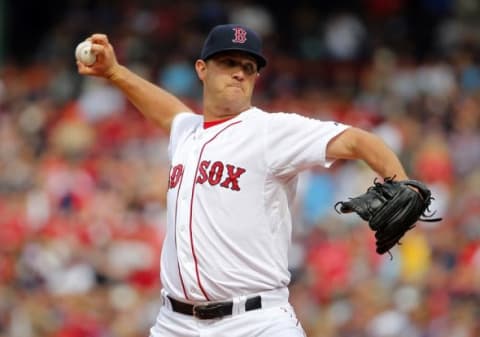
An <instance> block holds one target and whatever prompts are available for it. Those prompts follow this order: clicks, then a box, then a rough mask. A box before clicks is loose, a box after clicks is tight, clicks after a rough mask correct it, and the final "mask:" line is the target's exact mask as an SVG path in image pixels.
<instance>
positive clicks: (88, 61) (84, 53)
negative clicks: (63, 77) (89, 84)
mask: <svg viewBox="0 0 480 337" xmlns="http://www.w3.org/2000/svg"><path fill="white" fill-rule="evenodd" d="M91 48H92V43H91V42H90V41H83V42H81V43H79V44H78V46H77V48H76V49H75V57H76V59H77V60H79V61H80V62H82V63H83V64H85V65H87V66H91V65H92V64H94V63H95V61H96V59H97V57H96V56H95V54H94V53H93V52H92V50H91Z"/></svg>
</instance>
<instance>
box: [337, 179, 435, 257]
mask: <svg viewBox="0 0 480 337" xmlns="http://www.w3.org/2000/svg"><path fill="white" fill-rule="evenodd" d="M412 187H413V188H412ZM414 189H416V190H414ZM417 191H418V192H417ZM432 199H433V197H432V195H431V192H430V190H429V189H428V188H427V186H425V185H424V184H423V183H421V182H419V181H416V180H403V181H394V180H393V178H385V179H384V182H383V183H380V182H378V181H377V180H375V181H374V182H373V186H370V187H369V188H368V190H367V192H366V193H364V194H362V195H360V196H358V197H355V198H350V199H349V200H348V201H339V202H337V203H336V204H335V210H336V211H337V212H338V213H351V212H355V213H357V214H358V215H359V216H360V217H361V218H362V219H363V220H365V221H367V222H368V224H369V226H370V228H371V229H372V230H373V231H374V232H375V239H376V246H377V249H376V251H377V253H378V254H384V253H386V252H389V251H390V249H391V248H392V247H393V246H395V245H396V244H399V241H400V239H401V238H402V237H403V236H404V235H405V233H406V232H407V231H409V230H410V229H412V228H413V227H415V223H416V222H417V221H418V220H420V221H440V220H441V218H434V219H432V218H428V217H431V216H432V215H433V213H431V214H429V215H427V214H426V212H429V211H430V210H429V209H428V207H429V206H430V203H431V200H432ZM338 208H339V209H338ZM426 217H427V218H426Z"/></svg>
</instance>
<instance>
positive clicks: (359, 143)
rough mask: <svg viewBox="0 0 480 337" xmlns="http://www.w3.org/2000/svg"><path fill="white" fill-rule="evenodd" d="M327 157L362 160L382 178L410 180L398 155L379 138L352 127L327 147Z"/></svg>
mask: <svg viewBox="0 0 480 337" xmlns="http://www.w3.org/2000/svg"><path fill="white" fill-rule="evenodd" d="M327 157H329V158H337V159H360V160H363V161H364V162H365V163H367V165H368V166H370V168H372V169H373V170H374V171H375V172H377V173H378V174H379V175H380V176H382V178H386V177H395V180H405V179H408V177H407V174H406V173H405V170H404V168H403V166H402V164H401V163H400V160H399V159H398V157H397V155H396V154H395V153H394V152H393V151H392V150H391V149H390V148H389V147H388V146H387V145H386V144H385V142H384V141H383V140H382V139H381V138H380V137H378V136H376V135H374V134H372V133H370V132H367V131H364V130H362V129H359V128H355V127H351V128H348V129H347V130H345V131H344V132H342V133H341V134H339V135H338V136H337V137H335V138H333V139H332V140H331V141H330V143H329V144H328V146H327Z"/></svg>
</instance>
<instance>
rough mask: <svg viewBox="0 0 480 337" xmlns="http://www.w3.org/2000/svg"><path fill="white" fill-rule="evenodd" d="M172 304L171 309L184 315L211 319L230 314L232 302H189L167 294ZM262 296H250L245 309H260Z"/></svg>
mask: <svg viewBox="0 0 480 337" xmlns="http://www.w3.org/2000/svg"><path fill="white" fill-rule="evenodd" d="M167 297H168V299H169V300H170V303H171V304H172V310H173V311H175V312H178V313H181V314H184V315H189V316H194V317H197V318H199V319H212V318H220V317H223V316H228V315H231V314H232V309H233V302H232V301H229V302H216V303H209V304H190V303H185V302H180V301H177V300H176V299H174V298H172V297H170V296H167ZM261 307H262V298H261V297H260V296H255V297H250V298H248V299H247V300H246V302H245V311H251V310H255V309H260V308H261Z"/></svg>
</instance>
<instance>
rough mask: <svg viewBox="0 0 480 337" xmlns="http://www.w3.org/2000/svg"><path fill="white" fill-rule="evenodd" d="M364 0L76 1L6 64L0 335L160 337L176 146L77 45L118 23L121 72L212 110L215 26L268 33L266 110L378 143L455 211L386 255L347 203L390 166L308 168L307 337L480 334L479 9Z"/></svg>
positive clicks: (301, 261) (298, 242) (301, 226)
mask: <svg viewBox="0 0 480 337" xmlns="http://www.w3.org/2000/svg"><path fill="white" fill-rule="evenodd" d="M93 3H96V2H93ZM361 3H362V6H360V9H361V10H360V11H356V10H347V9H345V10H339V9H338V10H334V9H333V6H332V8H329V10H328V12H323V11H322V9H321V8H316V7H315V6H302V5H301V4H298V5H297V6H293V7H292V8H290V9H289V10H288V11H287V10H285V9H283V10H282V9H278V10H275V9H272V8H269V7H267V5H261V4H260V3H258V2H248V1H242V2H240V1H226V2H220V1H215V0H208V1H175V2H171V1H163V2H158V3H157V2H154V1H139V2H129V1H120V2H115V5H113V4H110V3H109V2H105V1H102V2H101V1H99V2H98V4H97V5H92V2H82V1H76V2H72V5H71V6H70V7H69V8H68V10H67V11H66V12H65V13H64V15H63V19H61V20H59V21H58V22H56V23H55V25H52V27H51V30H50V31H49V32H48V34H46V35H45V36H44V38H43V39H42V41H40V43H39V47H38V49H36V50H32V51H31V57H30V61H29V62H28V63H27V64H21V65H20V64H18V63H16V62H15V59H13V58H7V59H6V62H5V63H4V64H3V65H2V66H1V67H0V298H1V300H0V336H1V337H7V336H8V337H142V336H147V335H148V329H149V327H150V326H151V325H152V323H153V322H154V319H155V316H156V314H157V311H158V309H159V306H160V296H159V293H160V287H161V284H160V282H159V255H160V250H161V247H162V239H163V236H164V231H165V192H166V188H167V187H166V186H167V181H168V170H169V163H168V158H167V156H166V153H167V151H166V148H167V144H168V138H167V136H166V134H164V133H163V132H162V131H160V130H158V129H156V128H154V127H153V126H152V125H151V124H149V123H148V122H146V121H145V120H144V119H143V118H142V117H141V116H140V114H139V113H138V112H137V111H136V110H135V109H134V108H133V107H132V106H131V105H130V104H129V103H128V102H127V101H126V100H125V98H124V97H123V96H122V95H121V93H120V92H118V91H117V90H115V89H114V88H112V87H110V86H109V85H108V83H106V82H104V81H103V80H101V79H96V78H85V77H82V76H80V75H78V74H77V72H76V67H75V61H74V57H73V51H74V48H75V45H76V44H77V43H79V42H80V41H82V40H83V39H85V38H86V37H87V36H88V35H89V34H91V33H93V32H104V33H107V34H108V36H109V39H110V41H111V43H112V44H113V45H114V47H115V49H116V52H117V55H118V59H119V61H120V62H121V63H123V64H125V65H127V66H129V67H130V68H131V69H132V70H134V71H135V72H137V73H139V74H141V75H142V76H144V77H145V78H147V79H149V80H151V81H152V82H155V83H157V84H159V85H161V86H163V87H165V88H166V89H168V90H169V91H171V92H173V93H175V94H176V95H178V96H180V97H182V98H183V99H184V100H185V101H186V102H187V104H188V105H189V106H191V107H192V108H193V109H194V110H195V111H197V112H198V113H201V101H200V98H201V84H200V83H199V81H198V80H197V78H196V75H195V73H194V71H193V63H194V61H195V59H196V58H197V57H198V54H199V52H200V49H201V44H202V42H203V39H204V37H205V34H206V32H207V31H208V30H209V29H210V28H211V27H212V26H213V25H215V24H218V23H225V22H237V23H244V24H247V25H249V26H250V27H252V28H253V29H255V30H257V31H258V32H259V33H260V34H261V35H262V36H263V37H264V40H265V50H266V54H267V56H268V59H269V65H268V66H267V68H266V69H265V70H262V72H261V75H260V78H259V82H258V86H257V92H256V95H255V104H256V105H257V106H259V107H261V108H263V109H265V110H269V111H286V112H297V113H301V114H303V115H305V116H309V117H312V118H318V119H322V120H337V121H341V122H344V123H348V124H351V125H355V126H359V127H362V128H365V129H367V130H370V131H372V132H375V133H377V134H379V135H380V136H381V137H382V138H383V139H384V140H385V141H386V142H387V143H388V144H389V145H390V146H391V147H392V149H394V151H395V152H396V153H397V154H398V155H399V157H400V158H401V160H402V162H403V163H404V165H405V167H406V169H407V172H408V173H409V175H410V177H411V178H413V179H419V180H422V181H424V182H425V183H427V184H428V186H429V187H430V188H431V189H432V192H433V195H434V197H435V200H434V201H433V203H432V205H431V210H432V211H433V210H435V211H436V214H435V216H440V217H443V221H441V222H435V223H428V222H419V223H418V224H417V226H416V227H415V228H414V229H413V230H411V231H409V232H408V233H407V235H406V236H405V237H404V239H402V244H401V245H399V246H397V247H396V248H395V249H393V250H392V251H391V254H392V258H390V257H389V256H388V255H387V254H386V255H382V256H379V255H377V254H376V253H375V248H374V244H375V243H374V237H373V233H372V232H371V231H370V229H369V228H368V226H367V225H366V224H365V223H364V222H362V221H361V220H359V218H357V217H356V216H353V215H352V216H349V215H338V214H336V213H335V211H334V209H333V205H334V204H335V202H336V201H339V200H345V199H346V198H348V197H350V196H354V195H357V194H360V193H363V192H364V191H365V189H366V188H367V187H368V186H369V185H370V184H371V183H372V182H373V179H374V178H375V175H374V174H373V173H372V172H371V171H370V170H369V169H368V168H367V167H366V166H365V165H364V164H363V163H361V162H337V163H336V164H335V165H334V166H333V168H331V169H329V170H324V169H318V170H311V171H308V172H305V173H304V174H302V175H301V177H300V180H299V186H298V193H297V199H296V203H295V206H294V208H293V209H292V210H291V211H292V214H293V216H294V220H295V226H294V227H295V230H294V237H293V246H292V250H291V252H290V257H291V272H292V284H291V287H290V291H291V301H292V303H293V305H294V307H295V308H296V310H297V314H298V316H299V318H300V320H301V321H302V322H303V325H304V328H305V330H306V332H307V335H308V336H309V337H367V336H368V337H478V336H480V323H479V322H480V224H479V222H480V58H479V56H480V53H479V52H480V48H479V47H480V26H478V18H480V4H478V3H477V2H475V1H466V0H464V1H463V0H457V1H453V0H452V1H448V0H445V1H428V0H422V1H418V2H416V3H418V7H419V9H421V11H422V13H423V16H422V17H416V16H415V15H409V16H407V15H406V14H405V13H406V9H407V5H408V4H409V3H410V2H409V1H406V0H395V1H382V0H365V1H362V2H361ZM85 4H89V5H88V6H87V5H85ZM410 14H411V13H410ZM422 20H423V21H422ZM84 22H89V24H88V25H84V24H83V23H84ZM425 31H429V34H430V35H429V39H426V38H425ZM252 146H254V145H253V144H252Z"/></svg>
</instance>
